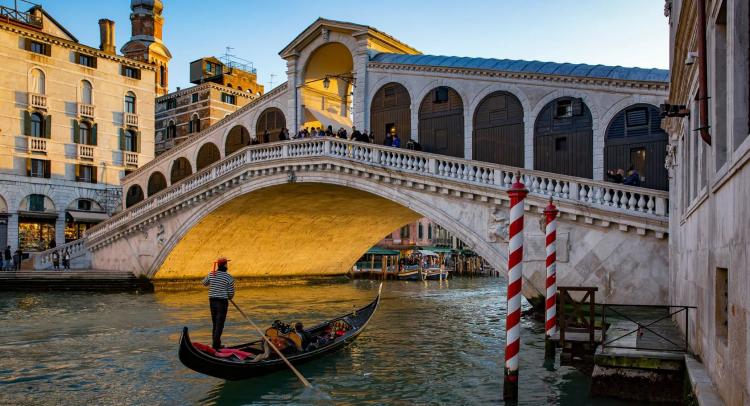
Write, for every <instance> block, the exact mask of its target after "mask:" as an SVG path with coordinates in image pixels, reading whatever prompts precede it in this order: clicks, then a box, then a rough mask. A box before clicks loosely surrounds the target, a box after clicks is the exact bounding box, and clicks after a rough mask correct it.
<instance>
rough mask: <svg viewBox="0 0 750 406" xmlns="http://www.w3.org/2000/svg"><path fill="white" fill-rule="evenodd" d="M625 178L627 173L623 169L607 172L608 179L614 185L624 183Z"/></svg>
mask: <svg viewBox="0 0 750 406" xmlns="http://www.w3.org/2000/svg"><path fill="white" fill-rule="evenodd" d="M624 178H625V171H624V170H623V169H622V168H618V169H617V170H614V171H613V170H608V171H607V179H608V180H609V181H610V182H614V183H622V180H623V179H624Z"/></svg>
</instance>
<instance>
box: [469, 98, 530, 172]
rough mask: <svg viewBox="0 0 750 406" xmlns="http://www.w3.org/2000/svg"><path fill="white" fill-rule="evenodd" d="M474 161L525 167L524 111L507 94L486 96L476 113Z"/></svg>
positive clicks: (473, 140) (515, 100) (473, 143)
mask: <svg viewBox="0 0 750 406" xmlns="http://www.w3.org/2000/svg"><path fill="white" fill-rule="evenodd" d="M472 145H473V147H472V151H473V152H472V153H473V155H474V159H476V160H478V161H484V162H493V163H496V164H502V165H510V166H516V167H523V164H524V162H523V161H524V159H523V154H524V142H523V107H522V106H521V102H520V101H519V100H518V98H517V97H516V96H514V95H513V94H511V93H508V92H502V91H499V92H494V93H491V94H489V95H487V96H486V97H485V98H484V99H482V101H481V102H480V103H479V105H478V106H477V108H476V110H474V136H473V137H472Z"/></svg>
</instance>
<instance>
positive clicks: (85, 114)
mask: <svg viewBox="0 0 750 406" xmlns="http://www.w3.org/2000/svg"><path fill="white" fill-rule="evenodd" d="M78 117H81V118H91V119H93V118H94V105H93V104H83V103H78Z"/></svg>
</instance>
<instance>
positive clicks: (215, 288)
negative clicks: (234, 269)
mask: <svg viewBox="0 0 750 406" xmlns="http://www.w3.org/2000/svg"><path fill="white" fill-rule="evenodd" d="M228 262H229V260H228V259H226V258H224V257H220V258H219V259H217V260H216V262H214V269H213V270H212V271H211V273H209V274H208V276H206V277H205V278H204V279H203V286H208V304H209V307H210V308H211V322H212V323H213V331H212V334H211V337H212V339H213V342H212V346H213V347H214V349H216V350H219V349H221V333H222V332H223V331H224V322H225V321H226V319H227V310H228V309H229V300H230V299H232V298H233V297H234V278H232V276H231V275H229V273H228V272H227V263H228Z"/></svg>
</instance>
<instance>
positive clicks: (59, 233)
mask: <svg viewBox="0 0 750 406" xmlns="http://www.w3.org/2000/svg"><path fill="white" fill-rule="evenodd" d="M63 244H65V210H63V211H61V212H59V213H58V214H57V220H55V246H60V245H63Z"/></svg>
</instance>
